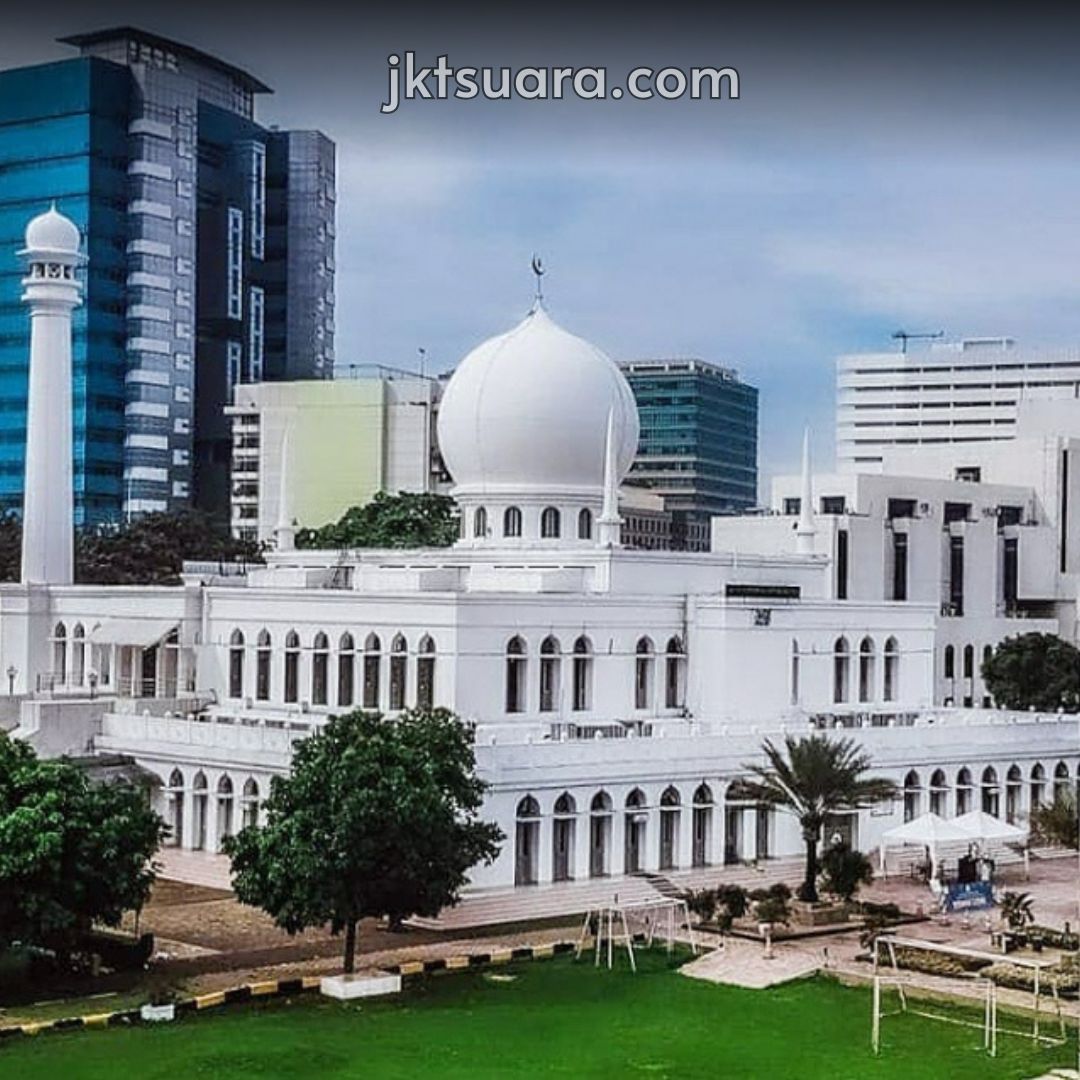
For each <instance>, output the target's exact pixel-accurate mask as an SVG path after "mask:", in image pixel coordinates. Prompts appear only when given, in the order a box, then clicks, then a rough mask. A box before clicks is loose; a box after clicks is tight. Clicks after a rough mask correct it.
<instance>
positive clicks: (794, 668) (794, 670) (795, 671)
mask: <svg viewBox="0 0 1080 1080" xmlns="http://www.w3.org/2000/svg"><path fill="white" fill-rule="evenodd" d="M799 696H800V690H799V643H798V641H796V640H794V639H793V640H792V642H791V704H792V705H798V704H799Z"/></svg>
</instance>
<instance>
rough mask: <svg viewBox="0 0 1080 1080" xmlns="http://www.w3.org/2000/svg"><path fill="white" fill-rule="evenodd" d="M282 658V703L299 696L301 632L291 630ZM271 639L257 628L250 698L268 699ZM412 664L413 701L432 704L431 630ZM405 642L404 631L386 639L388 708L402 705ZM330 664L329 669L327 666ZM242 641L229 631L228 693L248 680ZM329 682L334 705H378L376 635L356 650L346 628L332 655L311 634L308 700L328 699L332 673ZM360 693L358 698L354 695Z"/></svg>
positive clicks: (320, 637) (326, 642)
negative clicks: (358, 678) (358, 673)
mask: <svg viewBox="0 0 1080 1080" xmlns="http://www.w3.org/2000/svg"><path fill="white" fill-rule="evenodd" d="M284 645H285V647H284V655H283V658H282V675H281V677H282V698H283V700H284V701H285V703H286V704H293V703H296V702H298V701H299V700H300V694H301V687H300V654H301V651H302V648H301V644H300V635H299V634H298V633H297V632H296V631H295V630H290V631H289V632H288V633H287V634H286V635H285V639H284ZM273 651H274V650H273V639H272V637H271V635H270V631H269V630H266V629H262V630H260V631H259V633H258V636H257V637H256V639H255V700H256V701H269V700H270V693H271V684H272V680H271V673H272V665H273ZM414 658H415V663H416V687H415V691H416V699H415V700H416V706H417V708H421V709H423V708H431V706H432V705H434V703H435V660H436V648H435V641H434V639H433V638H432V637H431V635H430V634H424V635H423V637H421V638H420V641H419V643H418V644H417V647H416V652H415V654H414ZM409 660H410V654H409V645H408V642H407V641H406V640H405V636H404V635H403V634H396V635H395V636H394V638H393V640H392V641H391V642H390V651H389V671H388V675H389V685H388V688H387V689H388V694H387V707H388V708H389V709H391V710H394V711H397V710H400V709H404V708H405V706H406V694H407V689H408V665H409ZM358 662H359V665H360V693H359V695H357V693H356V690H357V687H356V679H357V663H358ZM332 665H333V670H332ZM247 668H248V661H247V642H246V639H245V637H244V632H243V631H242V630H240V629H239V628H237V629H235V630H233V632H232V634H231V636H230V638H229V697H231V698H242V697H244V696H245V692H246V687H247V679H248V671H247ZM332 674H333V682H334V701H333V704H335V705H337V706H338V707H339V708H349V707H351V706H353V705H356V704H359V705H361V706H362V707H363V708H365V709H378V708H380V707H381V702H382V679H383V646H382V640H381V639H380V638H379V635H378V634H374V633H372V634H368V636H367V637H366V638H365V639H364V644H363V649H362V650H361V651H358V650H357V648H356V639H355V638H354V637H353V635H352V634H350V633H348V632H346V633H344V634H342V635H341V637H340V638H338V640H337V643H336V646H335V648H334V649H333V655H332V651H331V647H330V638H329V637H328V636H327V635H326V634H325V633H324V632H323V631H319V632H318V633H317V634H316V635H315V637H314V638H313V639H312V644H311V670H310V673H309V678H310V684H309V692H310V698H309V700H310V702H311V704H312V705H330V704H331V676H332ZM357 697H359V701H358V700H357Z"/></svg>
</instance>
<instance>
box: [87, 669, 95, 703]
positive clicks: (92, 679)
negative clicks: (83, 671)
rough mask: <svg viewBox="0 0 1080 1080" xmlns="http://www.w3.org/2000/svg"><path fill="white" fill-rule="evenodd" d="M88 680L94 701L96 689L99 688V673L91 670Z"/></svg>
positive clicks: (91, 698) (91, 697)
mask: <svg viewBox="0 0 1080 1080" xmlns="http://www.w3.org/2000/svg"><path fill="white" fill-rule="evenodd" d="M87 680H88V682H89V683H90V700H91V701H93V700H94V691H95V690H97V684H98V673H97V672H96V671H91V672H90V674H89V675H88V676H87Z"/></svg>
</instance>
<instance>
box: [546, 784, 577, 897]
mask: <svg viewBox="0 0 1080 1080" xmlns="http://www.w3.org/2000/svg"><path fill="white" fill-rule="evenodd" d="M576 817H577V803H575V802H574V797H573V795H571V794H570V793H569V792H568V791H564V792H563V793H562V794H561V795H560V796H559V797H558V798H557V799H556V800H555V808H554V813H553V814H552V822H551V878H552V880H553V881H570V880H571V878H573V876H574V835H575V830H576V828H577V821H576V820H575V819H576Z"/></svg>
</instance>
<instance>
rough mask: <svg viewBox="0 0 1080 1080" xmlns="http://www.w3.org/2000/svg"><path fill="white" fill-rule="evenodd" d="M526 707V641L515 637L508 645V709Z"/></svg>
mask: <svg viewBox="0 0 1080 1080" xmlns="http://www.w3.org/2000/svg"><path fill="white" fill-rule="evenodd" d="M524 709H525V642H524V641H522V640H521V638H517V637H516V638H513V639H512V640H511V641H510V643H509V644H508V645H507V646H506V711H507V712H508V713H519V712H523V711H524Z"/></svg>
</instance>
